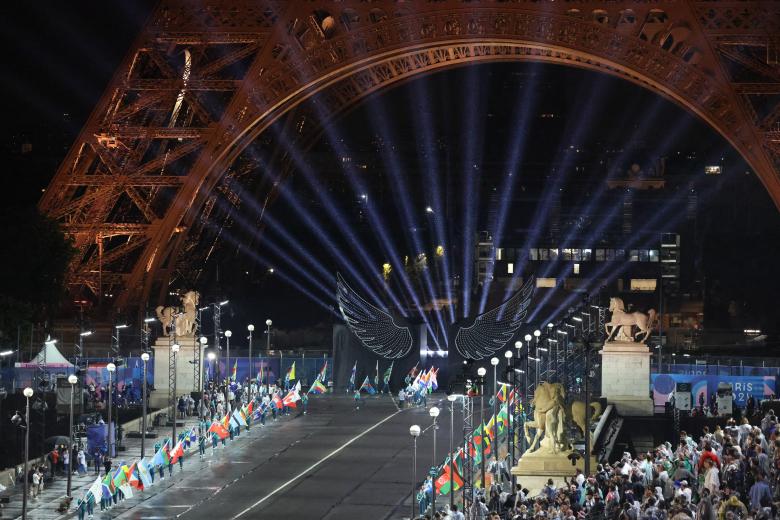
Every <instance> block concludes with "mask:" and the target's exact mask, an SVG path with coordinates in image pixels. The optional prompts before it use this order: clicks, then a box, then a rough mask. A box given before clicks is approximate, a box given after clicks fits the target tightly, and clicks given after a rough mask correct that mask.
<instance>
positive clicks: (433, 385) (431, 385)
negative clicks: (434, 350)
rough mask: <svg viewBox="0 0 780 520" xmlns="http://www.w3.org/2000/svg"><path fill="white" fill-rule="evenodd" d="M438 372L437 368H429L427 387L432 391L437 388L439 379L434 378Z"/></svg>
mask: <svg viewBox="0 0 780 520" xmlns="http://www.w3.org/2000/svg"><path fill="white" fill-rule="evenodd" d="M438 373H439V369H438V368H436V367H433V368H432V369H431V373H430V374H429V375H428V388H430V389H431V391H432V392H434V391H436V390H437V389H438V388H439V381H438V380H437V379H436V375H437V374H438Z"/></svg>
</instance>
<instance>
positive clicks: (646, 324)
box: [604, 297, 658, 343]
mask: <svg viewBox="0 0 780 520" xmlns="http://www.w3.org/2000/svg"><path fill="white" fill-rule="evenodd" d="M609 310H610V311H611V312H612V318H611V319H610V320H609V322H607V323H605V324H604V329H605V330H606V332H607V341H609V340H611V339H612V334H613V333H614V332H615V331H616V330H617V331H618V332H619V333H620V332H623V333H625V332H626V330H627V331H628V333H627V334H625V335H626V336H627V337H629V338H630V339H631V341H637V338H638V337H639V335H640V334H642V340H641V341H640V343H646V342H647V338H648V337H649V336H650V332H651V331H652V330H653V327H654V326H655V322H656V320H657V318H658V314H657V313H656V312H655V310H654V309H650V310H649V311H647V314H642V313H641V312H626V308H625V305H624V304H623V300H622V299H620V298H616V297H615V298H610V299H609ZM634 325H636V327H637V328H638V329H639V331H638V332H637V333H636V334H632V332H631V327H632V326H634ZM624 327H625V328H626V329H624Z"/></svg>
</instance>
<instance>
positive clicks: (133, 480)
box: [127, 463, 144, 491]
mask: <svg viewBox="0 0 780 520" xmlns="http://www.w3.org/2000/svg"><path fill="white" fill-rule="evenodd" d="M127 483H128V484H130V485H131V486H132V487H134V488H135V489H137V490H138V491H143V490H144V485H143V482H141V479H139V478H138V468H137V466H136V463H133V465H132V466H130V471H129V472H128V475H127Z"/></svg>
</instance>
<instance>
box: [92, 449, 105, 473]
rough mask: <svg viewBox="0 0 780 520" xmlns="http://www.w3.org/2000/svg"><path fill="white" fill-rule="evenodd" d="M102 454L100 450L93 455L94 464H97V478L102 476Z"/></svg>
mask: <svg viewBox="0 0 780 520" xmlns="http://www.w3.org/2000/svg"><path fill="white" fill-rule="evenodd" d="M102 458H103V457H102V454H101V453H100V450H95V453H93V454H92V462H94V463H95V476H98V475H100V466H101V465H102V461H101V459H102Z"/></svg>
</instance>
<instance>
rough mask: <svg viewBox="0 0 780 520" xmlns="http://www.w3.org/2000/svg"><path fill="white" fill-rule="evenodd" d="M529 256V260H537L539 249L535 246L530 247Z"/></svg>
mask: <svg viewBox="0 0 780 520" xmlns="http://www.w3.org/2000/svg"><path fill="white" fill-rule="evenodd" d="M529 256H530V257H531V260H532V261H534V262H535V261H537V260H539V250H538V249H536V248H535V247H533V248H531V249H530V250H529Z"/></svg>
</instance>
